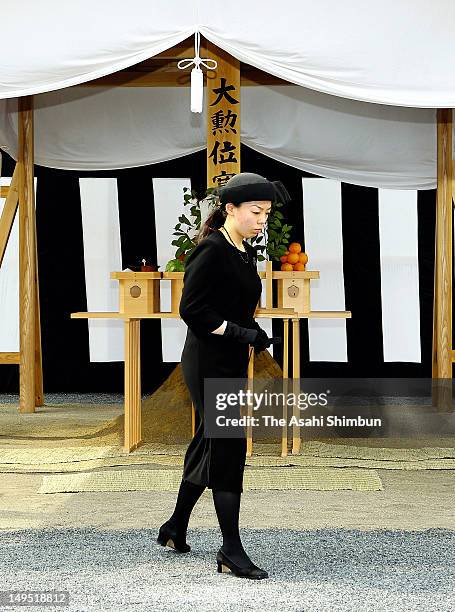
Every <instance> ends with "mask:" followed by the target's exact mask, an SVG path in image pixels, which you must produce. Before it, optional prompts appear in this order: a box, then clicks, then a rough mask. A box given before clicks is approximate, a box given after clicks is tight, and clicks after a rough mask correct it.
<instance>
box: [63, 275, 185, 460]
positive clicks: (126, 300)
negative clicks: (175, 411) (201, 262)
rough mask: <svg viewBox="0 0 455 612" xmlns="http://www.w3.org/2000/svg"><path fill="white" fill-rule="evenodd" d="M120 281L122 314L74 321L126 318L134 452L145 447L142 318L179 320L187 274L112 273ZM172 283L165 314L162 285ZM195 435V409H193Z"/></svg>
mask: <svg viewBox="0 0 455 612" xmlns="http://www.w3.org/2000/svg"><path fill="white" fill-rule="evenodd" d="M111 278H113V279H116V280H118V281H119V291H120V299H119V305H120V306H119V308H120V310H119V312H74V313H72V314H71V318H72V319H123V320H124V322H125V438H124V443H123V448H124V450H125V451H126V452H127V453H130V452H131V451H133V450H134V449H135V448H137V447H138V446H140V445H141V444H142V429H141V358H140V322H141V319H176V318H177V319H178V318H180V316H179V304H180V298H181V295H182V289H183V272H112V273H111ZM161 280H170V281H171V303H172V305H171V310H170V311H169V312H163V311H161V305H160V282H161ZM192 422H193V432H194V409H193V420H192Z"/></svg>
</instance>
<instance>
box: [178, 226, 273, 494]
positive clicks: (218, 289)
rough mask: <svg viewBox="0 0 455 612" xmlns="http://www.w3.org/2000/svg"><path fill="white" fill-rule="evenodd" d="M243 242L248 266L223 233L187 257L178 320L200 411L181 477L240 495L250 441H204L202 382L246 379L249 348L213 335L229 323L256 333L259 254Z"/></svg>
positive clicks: (190, 385) (189, 383)
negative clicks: (183, 327) (184, 331)
mask: <svg viewBox="0 0 455 612" xmlns="http://www.w3.org/2000/svg"><path fill="white" fill-rule="evenodd" d="M243 244H244V247H245V249H246V251H247V253H248V262H247V263H245V262H244V261H243V259H242V256H243V257H244V258H246V253H243V252H240V251H239V249H237V247H235V246H234V245H233V244H230V243H229V242H228V241H227V240H226V238H225V237H224V236H223V234H222V233H221V232H220V231H219V230H218V231H215V232H213V233H212V234H210V235H209V236H207V237H206V238H204V239H203V240H202V241H201V242H200V243H199V244H198V245H197V246H196V248H195V249H194V250H193V252H192V253H191V254H190V256H189V257H188V259H187V262H186V265H185V274H184V279H183V280H184V286H183V293H182V299H181V301H180V316H181V317H182V319H183V320H184V321H185V323H186V324H187V325H188V330H187V335H186V340H185V345H184V347H183V352H182V359H181V361H182V370H183V378H184V380H185V383H186V385H187V387H188V389H189V392H190V395H191V399H192V401H193V405H194V408H195V410H196V431H195V435H194V437H193V439H192V440H191V442H190V445H189V447H188V450H187V452H186V455H185V461H184V468H183V479H184V480H187V481H189V482H192V483H193V484H197V485H203V486H206V487H208V488H211V489H218V490H222V491H236V492H243V488H242V482H243V470H244V467H245V457H246V439H245V438H229V439H224V438H206V437H204V422H203V414H204V378H241V377H246V376H247V370H248V353H249V345H248V344H240V343H239V342H238V341H236V340H233V339H231V338H225V337H224V336H223V335H219V334H212V333H210V332H211V331H213V330H214V329H217V328H218V327H219V326H220V325H221V324H222V323H223V321H225V320H226V321H232V322H234V323H237V324H238V325H241V326H242V327H249V328H253V329H258V325H257V324H256V323H255V321H254V318H253V315H254V311H255V309H256V306H257V304H258V301H259V298H260V295H261V280H260V278H259V275H258V273H257V270H256V250H255V249H254V248H253V247H252V246H251V245H250V244H248V243H247V242H246V241H244V242H243ZM206 409H207V410H210V409H211V406H206ZM213 409H215V408H214V407H213Z"/></svg>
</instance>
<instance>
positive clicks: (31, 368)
mask: <svg viewBox="0 0 455 612" xmlns="http://www.w3.org/2000/svg"><path fill="white" fill-rule="evenodd" d="M18 164H19V279H20V281H19V282H20V291H19V293H20V347H21V362H20V401H19V411H20V412H26V413H31V412H35V370H36V367H35V346H36V327H35V326H36V285H35V274H36V245H35V194H34V180H33V96H25V97H22V98H19V153H18Z"/></svg>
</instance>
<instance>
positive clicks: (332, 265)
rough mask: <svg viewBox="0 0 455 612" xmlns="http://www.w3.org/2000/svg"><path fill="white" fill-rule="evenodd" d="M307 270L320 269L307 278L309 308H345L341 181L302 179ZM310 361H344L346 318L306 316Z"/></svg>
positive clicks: (345, 357) (345, 356)
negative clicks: (314, 317) (315, 278)
mask: <svg viewBox="0 0 455 612" xmlns="http://www.w3.org/2000/svg"><path fill="white" fill-rule="evenodd" d="M302 188H303V218H304V231H305V252H306V254H307V255H308V263H307V270H319V272H320V278H319V279H317V280H312V281H310V299H311V310H345V296H344V276H343V238H342V224H341V183H339V182H338V181H330V180H326V179H302ZM308 336H309V349H310V361H338V362H347V360H348V357H347V341H346V320H345V319H308Z"/></svg>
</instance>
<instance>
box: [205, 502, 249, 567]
mask: <svg viewBox="0 0 455 612" xmlns="http://www.w3.org/2000/svg"><path fill="white" fill-rule="evenodd" d="M212 495H213V502H214V504H215V510H216V514H217V517H218V522H219V524H220V528H221V533H222V534H223V546H222V547H221V548H222V551H223V552H224V553H225V555H226V556H228V557H229V558H230V559H231V560H232V561H233V562H234V563H236V564H237V565H239V566H241V567H245V566H247V565H249V564H251V560H250V558H249V557H248V555H247V554H246V552H245V550H244V548H243V546H242V542H241V540H240V533H239V513H240V496H241V493H235V492H233V491H213V490H212Z"/></svg>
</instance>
